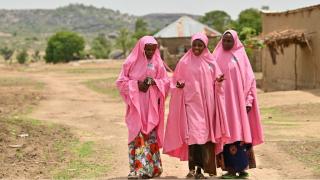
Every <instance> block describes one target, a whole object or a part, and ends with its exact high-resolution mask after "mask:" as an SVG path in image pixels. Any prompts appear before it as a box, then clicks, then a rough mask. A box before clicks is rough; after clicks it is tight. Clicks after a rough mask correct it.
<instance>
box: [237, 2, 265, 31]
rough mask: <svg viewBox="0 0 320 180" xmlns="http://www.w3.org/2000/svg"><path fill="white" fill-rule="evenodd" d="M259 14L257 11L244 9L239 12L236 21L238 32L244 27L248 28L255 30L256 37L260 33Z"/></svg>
mask: <svg viewBox="0 0 320 180" xmlns="http://www.w3.org/2000/svg"><path fill="white" fill-rule="evenodd" d="M261 24H262V23H261V14H260V11H259V10H257V9H253V8H250V9H246V10H243V11H241V12H240V14H239V19H238V27H237V30H238V31H242V29H243V28H244V27H249V28H252V29H254V30H255V34H256V35H258V34H260V33H261V31H262V25H261Z"/></svg>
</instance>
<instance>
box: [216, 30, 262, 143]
mask: <svg viewBox="0 0 320 180" xmlns="http://www.w3.org/2000/svg"><path fill="white" fill-rule="evenodd" d="M227 32H229V33H231V35H232V36H233V39H234V46H233V48H232V49H231V50H229V51H225V50H224V49H223V47H222V40H220V41H219V43H218V45H217V46H216V48H215V50H214V52H213V56H214V57H215V59H216V60H217V63H218V65H219V67H220V68H221V69H228V64H227V63H223V62H226V61H228V60H229V59H227V58H228V57H230V53H231V54H232V56H233V57H235V58H236V61H235V62H236V66H237V67H238V68H237V69H238V70H239V72H240V73H239V74H240V76H238V77H236V78H238V81H237V82H239V83H240V84H234V83H235V82H229V81H227V80H226V81H225V83H230V86H233V87H234V89H236V90H237V91H238V94H239V96H240V97H239V102H240V105H234V104H233V103H234V102H228V101H226V105H227V108H228V107H232V106H233V105H234V106H233V107H236V108H239V109H238V111H239V112H240V114H241V117H240V119H241V124H242V127H235V128H238V129H237V130H236V131H239V132H240V131H243V132H242V133H243V134H242V136H243V137H240V136H238V135H235V133H233V132H232V131H231V130H230V133H231V140H236V141H245V142H246V143H252V144H253V145H258V144H261V143H263V130H262V125H261V121H260V111H259V107H258V100H257V92H256V80H255V76H254V73H253V71H252V68H251V65H250V62H249V59H248V56H247V54H246V52H245V48H244V46H243V45H242V43H241V41H240V40H239V38H238V35H237V32H236V31H234V30H227V31H226V32H225V33H224V34H226V33H227ZM229 61H230V60H229ZM237 87H240V88H237ZM226 95H227V94H226ZM246 106H251V107H252V108H251V110H250V112H249V113H247V112H246ZM232 119H236V118H234V117H232V118H229V119H228V121H232ZM231 124H233V123H231Z"/></svg>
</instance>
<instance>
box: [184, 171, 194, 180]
mask: <svg viewBox="0 0 320 180" xmlns="http://www.w3.org/2000/svg"><path fill="white" fill-rule="evenodd" d="M195 174H196V171H195V170H190V171H189V173H188V174H187V176H186V178H188V179H189V178H194V176H195Z"/></svg>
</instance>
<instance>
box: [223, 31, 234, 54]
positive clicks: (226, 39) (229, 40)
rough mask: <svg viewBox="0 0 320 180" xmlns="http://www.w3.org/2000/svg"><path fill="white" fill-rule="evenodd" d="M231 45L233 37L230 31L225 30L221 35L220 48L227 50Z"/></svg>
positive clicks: (232, 44)
mask: <svg viewBox="0 0 320 180" xmlns="http://www.w3.org/2000/svg"><path fill="white" fill-rule="evenodd" d="M233 46H234V39H233V37H232V35H231V33H229V32H227V33H226V34H224V35H223V37H222V48H223V49H224V50H225V51H229V50H231V49H232V48H233Z"/></svg>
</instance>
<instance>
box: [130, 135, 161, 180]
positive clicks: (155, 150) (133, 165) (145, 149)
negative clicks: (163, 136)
mask: <svg viewBox="0 0 320 180" xmlns="http://www.w3.org/2000/svg"><path fill="white" fill-rule="evenodd" d="M129 166H130V174H132V173H134V174H135V175H136V176H139V177H149V178H151V177H158V176H160V175H161V173H162V163H161V159H160V151H159V145H158V142H157V133H156V131H155V130H153V131H151V132H150V133H149V134H148V135H145V134H143V133H141V132H140V133H139V134H138V136H137V137H136V138H135V139H134V140H133V141H132V142H131V143H130V144H129Z"/></svg>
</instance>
